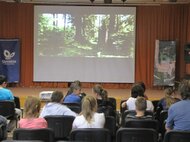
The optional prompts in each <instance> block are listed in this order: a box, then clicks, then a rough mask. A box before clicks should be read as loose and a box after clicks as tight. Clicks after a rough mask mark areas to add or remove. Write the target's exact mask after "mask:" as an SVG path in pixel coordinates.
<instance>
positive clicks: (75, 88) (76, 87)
mask: <svg viewBox="0 0 190 142" xmlns="http://www.w3.org/2000/svg"><path fill="white" fill-rule="evenodd" d="M69 90H70V94H72V93H74V94H75V95H79V94H80V93H81V84H80V83H79V82H73V83H71V85H70V87H69Z"/></svg>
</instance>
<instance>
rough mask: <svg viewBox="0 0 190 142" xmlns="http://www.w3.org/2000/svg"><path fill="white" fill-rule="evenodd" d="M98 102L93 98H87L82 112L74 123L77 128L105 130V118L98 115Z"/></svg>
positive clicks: (84, 100)
mask: <svg viewBox="0 0 190 142" xmlns="http://www.w3.org/2000/svg"><path fill="white" fill-rule="evenodd" d="M96 111H97V101H96V99H95V98H94V97H93V96H86V97H84V99H83V100H82V112H81V114H80V115H79V116H77V117H76V118H75V120H74V121H73V129H76V128H104V124H105V116H104V114H103V113H97V112H96Z"/></svg>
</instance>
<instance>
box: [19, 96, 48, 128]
mask: <svg viewBox="0 0 190 142" xmlns="http://www.w3.org/2000/svg"><path fill="white" fill-rule="evenodd" d="M40 107H41V103H40V100H39V99H38V98H36V97H32V96H29V97H27V98H26V101H25V103H24V118H23V119H21V120H20V121H19V123H18V125H19V128H29V129H38V128H47V122H46V120H45V119H44V118H38V116H39V112H40Z"/></svg>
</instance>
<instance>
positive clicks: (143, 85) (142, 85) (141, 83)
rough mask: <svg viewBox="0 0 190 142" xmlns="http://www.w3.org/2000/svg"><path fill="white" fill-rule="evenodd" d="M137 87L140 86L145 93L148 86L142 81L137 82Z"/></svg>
mask: <svg viewBox="0 0 190 142" xmlns="http://www.w3.org/2000/svg"><path fill="white" fill-rule="evenodd" d="M136 85H140V86H141V87H142V88H143V89H144V92H145V91H146V86H145V84H144V82H142V81H140V82H137V83H136Z"/></svg>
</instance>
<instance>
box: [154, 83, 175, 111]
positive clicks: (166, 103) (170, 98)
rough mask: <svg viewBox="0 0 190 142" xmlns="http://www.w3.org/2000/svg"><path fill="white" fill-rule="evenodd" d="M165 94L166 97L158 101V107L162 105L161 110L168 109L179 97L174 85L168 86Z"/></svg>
mask: <svg viewBox="0 0 190 142" xmlns="http://www.w3.org/2000/svg"><path fill="white" fill-rule="evenodd" d="M164 94H165V97H164V98H162V99H161V100H160V101H159V102H158V107H160V109H161V110H168V109H169V107H170V106H171V105H172V104H174V103H176V102H177V101H178V99H177V98H175V96H174V95H175V90H174V89H173V88H172V87H168V88H166V89H165V90H164Z"/></svg>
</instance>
